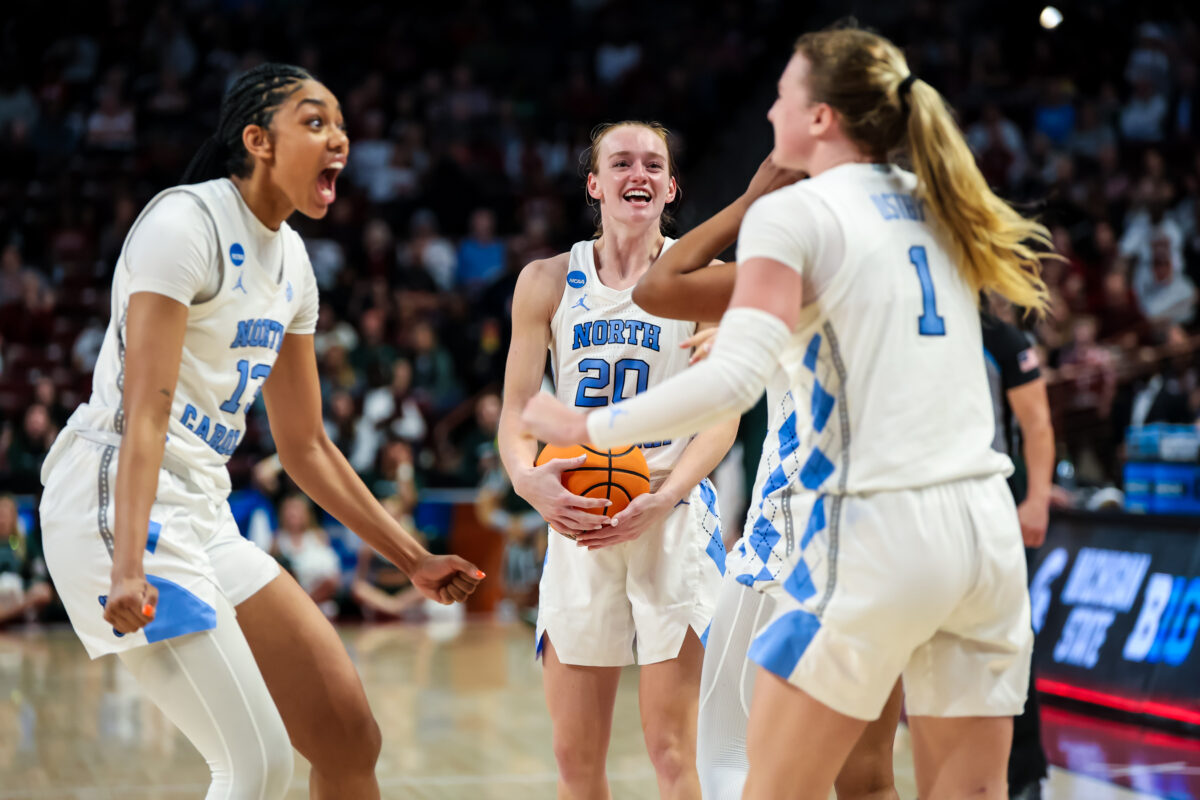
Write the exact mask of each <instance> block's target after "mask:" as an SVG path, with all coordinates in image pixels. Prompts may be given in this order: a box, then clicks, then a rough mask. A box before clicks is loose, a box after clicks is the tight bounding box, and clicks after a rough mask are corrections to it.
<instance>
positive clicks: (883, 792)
mask: <svg viewBox="0 0 1200 800" xmlns="http://www.w3.org/2000/svg"><path fill="white" fill-rule="evenodd" d="M895 782H896V780H895V776H894V775H893V773H892V752H891V749H890V748H889V749H888V750H887V751H886V752H883V751H881V752H870V753H854V754H852V757H851V758H849V759H847V760H846V763H845V764H844V765H842V771H841V772H840V773H838V777H837V780H836V781H835V782H834V788H835V789H836V790H837V796H838V797H839V798H845V800H881V799H882V798H890V797H894V796H895V794H894V788H895Z"/></svg>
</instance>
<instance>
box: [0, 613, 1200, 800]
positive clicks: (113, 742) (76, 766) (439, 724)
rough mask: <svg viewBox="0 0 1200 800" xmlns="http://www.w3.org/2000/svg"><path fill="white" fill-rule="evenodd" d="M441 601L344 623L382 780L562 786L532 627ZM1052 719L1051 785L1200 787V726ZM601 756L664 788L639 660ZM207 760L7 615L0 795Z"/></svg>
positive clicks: (155, 782)
mask: <svg viewBox="0 0 1200 800" xmlns="http://www.w3.org/2000/svg"><path fill="white" fill-rule="evenodd" d="M436 611H437V612H438V613H437V615H436V616H435V618H433V619H431V621H429V622H426V623H421V624H393V625H385V626H370V627H367V626H353V627H350V626H347V627H344V628H343V629H342V631H341V633H342V638H343V640H344V641H345V643H346V646H347V648H348V649H349V651H350V653H351V655H352V656H353V658H354V661H355V663H356V664H357V665H358V668H359V670H360V672H361V674H362V676H363V680H364V683H365V685H366V689H367V694H368V695H369V696H370V700H371V706H372V708H373V709H374V711H375V714H376V716H377V717H378V719H379V723H380V726H381V728H382V730H383V737H384V745H383V754H382V756H381V758H380V761H379V769H378V773H379V776H380V781H381V784H382V787H383V796H384V797H385V798H406V799H408V798H463V800H466V799H468V798H469V799H470V800H507V799H508V798H517V799H518V800H542V798H553V797H554V796H555V773H554V757H553V754H552V752H551V747H550V723H549V720H548V719H547V716H546V713H545V710H544V706H543V701H542V690H541V676H540V674H539V667H538V666H537V664H536V663H535V662H534V660H533V649H532V641H531V640H532V633H531V629H530V628H529V627H527V626H526V625H524V624H522V623H520V622H500V621H495V620H490V619H489V620H486V621H484V620H481V621H464V620H463V619H461V618H460V617H456V616H444V614H445V612H444V611H443V610H442V609H440V607H439V608H436ZM450 613H451V614H453V611H451V612H450ZM1045 719H1046V728H1047V750H1048V752H1049V753H1050V756H1051V759H1052V760H1053V761H1054V762H1055V763H1056V764H1057V765H1058V766H1056V767H1055V768H1054V769H1053V774H1052V775H1051V778H1050V780H1049V781H1048V783H1047V785H1046V789H1047V791H1046V793H1045V796H1046V797H1047V798H1048V799H1049V800H1068V799H1069V800H1131V799H1132V798H1153V797H1169V798H1177V799H1178V800H1192V799H1193V798H1195V799H1196V800H1200V777H1197V775H1198V774H1200V741H1195V740H1190V739H1186V738H1179V737H1174V736H1169V735H1165V734H1162V733H1159V732H1156V731H1151V730H1146V729H1142V728H1134V727H1129V726H1121V725H1115V724H1113V723H1107V722H1101V721H1098V720H1095V719H1093V718H1091V717H1086V716H1083V715H1080V714H1075V713H1068V712H1064V711H1060V710H1056V709H1050V708H1047V709H1046V712H1045ZM895 752H896V775H897V785H898V788H899V790H900V796H901V797H902V798H905V800H911V798H913V797H915V796H916V790H915V785H914V782H913V774H912V758H911V752H910V745H909V739H908V733H907V731H906V730H904V729H903V728H902V729H901V731H900V732H899V734H898V735H897V738H896V751H895ZM608 769H609V776H610V779H611V782H612V791H613V797H614V798H618V799H619V800H627V799H628V800H649V798H655V797H657V792H656V789H655V783H654V775H653V771H652V769H651V767H650V762H649V760H648V759H647V757H646V752H645V746H644V744H643V742H642V736H641V729H640V727H639V724H638V717H637V674H636V672H635V671H633V670H630V671H628V672H627V674H626V675H625V676H624V677H623V679H622V684H621V690H620V693H619V695H618V701H617V710H616V720H615V725H614V730H613V742H612V748H611V753H610V755H609V762H608ZM307 771H308V769H307V765H306V764H305V763H304V762H303V760H302V759H300V758H299V757H297V769H296V775H295V779H294V781H293V787H292V791H291V792H290V794H289V795H288V797H289V798H297V799H299V798H304V797H307V788H306V786H307V784H306V780H305V778H306V775H307ZM207 774H208V773H207V769H206V767H205V765H204V762H203V760H202V759H201V758H200V756H199V755H198V754H197V753H196V752H195V751H194V750H193V749H192V747H191V745H190V744H189V743H188V742H187V740H186V739H184V738H183V736H182V735H180V734H179V733H177V732H176V731H175V730H174V728H173V727H172V726H171V725H170V724H169V723H167V722H166V720H165V719H164V718H163V717H162V716H161V715H160V714H159V712H158V710H157V709H156V708H154V706H153V705H151V704H150V703H149V702H148V701H146V700H144V699H142V697H141V695H140V693H139V692H138V689H137V686H136V685H135V684H134V682H133V681H132V680H131V679H130V678H129V677H128V675H127V674H126V673H125V672H124V671H123V670H122V669H120V667H119V664H118V663H117V661H116V659H113V658H105V659H101V660H100V661H89V660H88V658H87V656H86V655H85V653H84V650H83V647H82V646H81V645H80V644H79V642H78V641H77V640H76V639H75V636H74V634H73V633H72V632H71V631H70V629H69V628H66V627H61V628H60V627H55V628H49V629H36V630H19V629H18V630H10V631H0V800H16V799H17V798H21V800H25V799H26V798H37V799H38V800H60V799H61V800H110V799H111V800H117V798H133V799H134V800H152V799H153V800H168V799H170V800H175V798H198V797H203V794H204V790H205V787H206V785H207ZM1117 783H1120V784H1123V785H1117Z"/></svg>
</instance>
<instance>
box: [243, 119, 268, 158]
mask: <svg viewBox="0 0 1200 800" xmlns="http://www.w3.org/2000/svg"><path fill="white" fill-rule="evenodd" d="M242 145H243V146H244V147H245V148H246V152H247V153H249V154H250V157H251V158H253V159H255V160H256V161H267V162H269V161H270V160H271V159H272V158H273V157H274V155H275V145H274V142H272V140H271V134H270V131H268V130H267V129H266V128H264V127H263V126H261V125H247V126H246V127H244V128H242Z"/></svg>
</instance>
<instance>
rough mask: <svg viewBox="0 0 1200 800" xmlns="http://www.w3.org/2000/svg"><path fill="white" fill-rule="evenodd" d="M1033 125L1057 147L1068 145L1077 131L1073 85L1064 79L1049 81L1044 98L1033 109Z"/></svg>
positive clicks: (1044, 89)
mask: <svg viewBox="0 0 1200 800" xmlns="http://www.w3.org/2000/svg"><path fill="white" fill-rule="evenodd" d="M1033 127H1034V130H1035V131H1037V132H1038V133H1040V134H1042V135H1044V136H1045V137H1046V138H1047V139H1049V140H1050V142H1051V144H1053V145H1054V146H1055V147H1057V148H1063V147H1066V146H1067V143H1068V142H1069V141H1070V140H1071V137H1072V135H1073V134H1074V132H1075V106H1074V105H1073V104H1072V103H1071V86H1070V84H1068V83H1067V82H1065V81H1063V80H1051V81H1047V82H1046V84H1045V86H1043V88H1042V100H1041V102H1040V103H1038V105H1037V107H1036V108H1035V109H1034V111H1033Z"/></svg>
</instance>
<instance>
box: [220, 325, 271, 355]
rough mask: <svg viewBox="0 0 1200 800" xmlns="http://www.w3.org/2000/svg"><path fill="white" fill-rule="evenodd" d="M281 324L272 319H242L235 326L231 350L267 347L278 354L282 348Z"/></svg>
mask: <svg viewBox="0 0 1200 800" xmlns="http://www.w3.org/2000/svg"><path fill="white" fill-rule="evenodd" d="M284 333H285V331H284V329H283V323H282V322H278V321H276V320H273V319H244V320H242V321H241V322H239V323H238V324H237V334H236V335H235V336H234V337H233V342H232V344H230V345H229V347H230V348H231V349H233V348H237V347H268V348H270V349H272V350H274V351H275V352H276V353H278V352H279V350H280V348H281V347H282V346H283V334H284Z"/></svg>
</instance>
